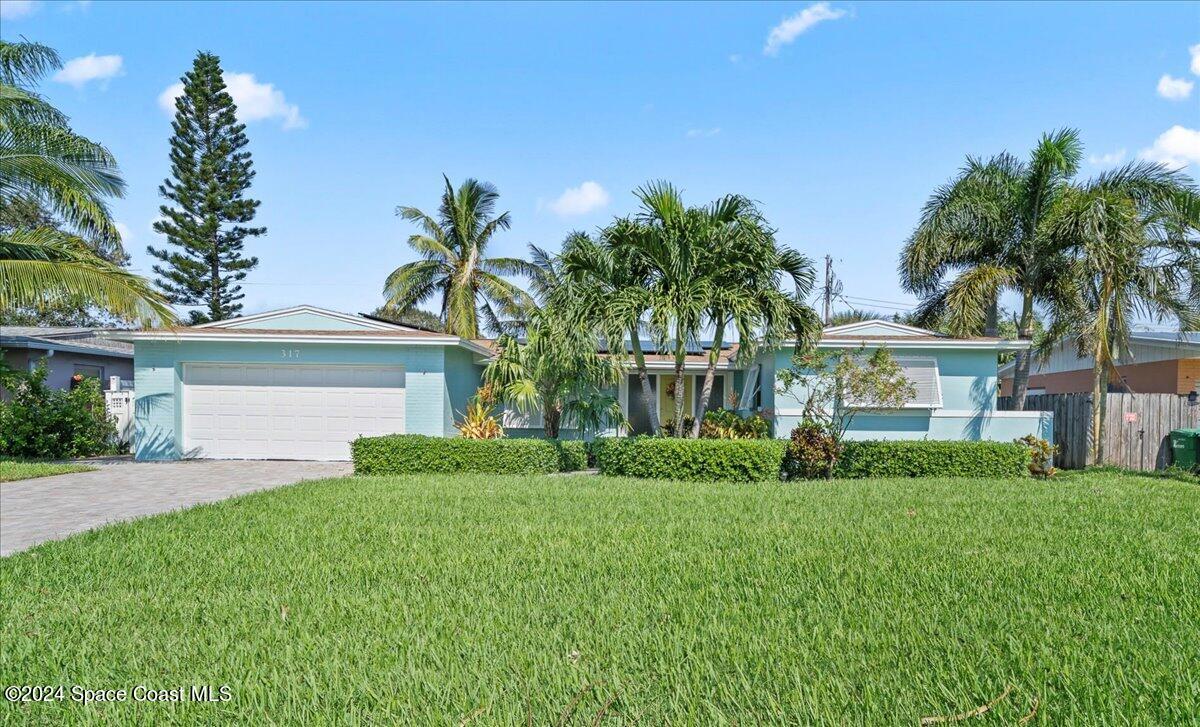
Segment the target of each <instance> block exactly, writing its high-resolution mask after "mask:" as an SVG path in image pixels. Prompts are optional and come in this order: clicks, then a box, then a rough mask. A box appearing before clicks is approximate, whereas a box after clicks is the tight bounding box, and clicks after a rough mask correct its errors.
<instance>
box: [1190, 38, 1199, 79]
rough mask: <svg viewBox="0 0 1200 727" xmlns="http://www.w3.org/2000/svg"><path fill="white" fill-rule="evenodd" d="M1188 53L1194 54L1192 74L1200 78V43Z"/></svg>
mask: <svg viewBox="0 0 1200 727" xmlns="http://www.w3.org/2000/svg"><path fill="white" fill-rule="evenodd" d="M1188 53H1191V54H1192V73H1194V74H1195V75H1197V76H1200V43H1197V44H1196V45H1194V46H1192V47H1191V48H1188Z"/></svg>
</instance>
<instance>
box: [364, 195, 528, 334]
mask: <svg viewBox="0 0 1200 727" xmlns="http://www.w3.org/2000/svg"><path fill="white" fill-rule="evenodd" d="M443 179H445V182H446V188H445V190H444V191H443V192H442V201H441V205H440V207H439V208H438V215H437V218H436V219H435V218H434V217H432V216H431V215H428V214H426V213H424V212H422V211H421V210H419V209H417V208H416V207H398V208H397V209H396V214H397V215H398V216H400V217H402V218H404V219H406V220H408V221H409V222H413V223H415V224H416V225H417V226H418V227H420V228H421V231H420V232H418V233H416V234H413V235H411V236H409V238H408V244H409V247H411V248H412V249H414V250H416V251H417V252H418V253H419V254H420V255H421V258H422V259H421V260H417V261H415V262H411V263H407V264H405V265H401V266H400V267H398V268H396V269H395V270H394V271H392V274H391V275H389V276H388V277H387V281H386V282H385V283H384V297H385V300H386V308H387V309H389V310H391V311H396V312H403V311H406V310H408V309H410V308H412V307H414V306H416V305H417V304H419V303H421V302H423V301H426V300H428V299H430V298H432V297H434V296H440V297H441V317H442V320H443V322H444V323H445V330H446V333H451V334H454V335H456V336H461V337H463V338H478V337H479V335H480V316H481V315H482V317H483V318H484V322H485V323H486V325H487V326H488V328H490V329H492V330H493V331H496V332H499V331H501V330H503V328H504V321H505V320H506V319H511V318H514V317H520V316H522V315H523V311H524V310H526V309H527V308H528V307H529V306H531V305H532V304H533V300H532V298H530V296H529V295H528V294H527V293H525V292H524V291H522V290H521V289H520V288H518V287H517V286H515V285H513V284H512V283H511V282H509V281H508V280H505V279H504V278H503V277H501V276H503V275H514V274H524V273H526V272H528V269H529V266H528V263H526V262H525V261H523V260H517V259H514V258H503V257H495V258H489V257H487V246H488V243H490V242H491V240H492V236H493V235H495V233H496V232H497V231H499V230H507V229H508V228H509V224H510V217H509V214H508V213H507V212H504V213H502V214H500V215H498V216H495V217H493V216H492V215H493V213H494V212H495V209H496V200H497V199H499V196H500V195H499V193H498V192H497V191H496V188H495V187H493V186H492V185H490V184H487V183H486V182H479V181H477V180H474V179H468V180H466V181H465V182H463V183H462V184H461V185H460V186H459V188H458V189H457V190H456V189H454V187H453V186H452V185H451V184H450V179H449V178H448V177H443Z"/></svg>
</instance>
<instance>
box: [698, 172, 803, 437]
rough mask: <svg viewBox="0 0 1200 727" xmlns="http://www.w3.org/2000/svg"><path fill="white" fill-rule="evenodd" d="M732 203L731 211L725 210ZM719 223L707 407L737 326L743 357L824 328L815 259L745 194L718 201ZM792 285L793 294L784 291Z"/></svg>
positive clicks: (704, 388) (712, 270) (711, 259)
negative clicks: (779, 234) (814, 300)
mask: <svg viewBox="0 0 1200 727" xmlns="http://www.w3.org/2000/svg"><path fill="white" fill-rule="evenodd" d="M720 207H728V208H729V209H719V208H720ZM711 217H712V220H713V224H712V227H711V229H710V230H709V232H708V234H707V235H706V237H707V238H708V240H709V245H710V247H709V249H710V251H711V255H710V256H708V258H707V264H706V265H705V274H707V275H708V276H709V277H710V279H711V283H712V284H711V286H710V287H709V291H710V294H711V296H712V297H711V298H710V299H709V301H708V303H707V305H706V306H705V319H706V320H705V322H704V323H705V325H707V326H708V327H711V328H712V329H713V341H712V346H711V348H709V351H708V361H707V363H706V366H705V370H704V382H703V384H702V385H701V388H700V401H701V402H704V404H705V405H706V404H707V402H708V400H709V398H710V397H711V396H712V387H713V382H714V380H715V378H716V368H717V363H718V361H719V360H720V354H721V345H722V343H723V342H724V337H725V334H726V332H727V330H728V329H729V327H730V326H732V327H733V328H734V329H735V330H736V331H737V333H738V341H739V344H740V348H739V350H738V355H739V356H746V357H748V358H752V357H753V356H754V354H755V352H756V350H757V348H758V347H759V346H760V345H765V346H768V347H769V346H771V345H773V344H777V343H779V342H781V341H782V340H783V339H784V338H786V337H788V336H789V335H790V336H792V337H793V338H794V340H795V341H796V345H797V346H799V347H804V346H806V345H808V344H810V343H812V342H813V341H814V340H815V338H816V336H817V334H818V333H819V332H820V330H821V322H820V320H819V319H818V318H817V315H816V312H815V311H813V310H812V309H811V308H810V307H809V306H807V305H805V303H804V298H805V296H807V295H808V294H809V293H810V292H811V291H812V286H813V283H814V281H815V274H814V271H813V266H812V261H810V260H809V259H808V258H807V257H805V256H804V255H801V254H800V253H798V252H796V251H794V250H788V249H785V248H781V247H779V246H778V245H777V244H776V241H775V236H774V232H773V231H772V230H771V229H770V228H769V226H768V225H767V223H766V221H765V220H764V219H763V218H762V215H761V214H760V213H759V211H758V209H757V208H756V207H755V206H754V205H753V204H752V203H751V202H750V201H749V200H747V199H745V198H744V197H738V196H730V197H726V198H724V199H722V200H720V201H718V202H717V203H715V204H714V205H713V208H712V215H711ZM785 279H786V282H787V283H790V287H791V288H792V292H791V293H788V292H785V291H784V290H783V284H784V283H785ZM702 418H703V411H702V410H698V411H697V412H696V416H695V420H694V422H693V424H692V432H691V436H692V437H693V438H695V437H699V436H700V426H701V423H702Z"/></svg>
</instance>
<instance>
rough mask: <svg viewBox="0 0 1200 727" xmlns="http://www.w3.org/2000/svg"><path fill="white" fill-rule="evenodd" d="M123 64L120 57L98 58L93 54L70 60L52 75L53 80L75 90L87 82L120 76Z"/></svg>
mask: <svg viewBox="0 0 1200 727" xmlns="http://www.w3.org/2000/svg"><path fill="white" fill-rule="evenodd" d="M123 64H124V61H123V60H122V58H121V56H98V55H96V54H95V53H92V54H90V55H86V56H80V57H79V58H72V59H71V60H69V61H67V62H66V63H65V64H64V65H63V67H62V68H61V69H60V70H59V71H58V73H55V74H54V80H55V81H58V82H59V83H65V84H67V85H69V86H74V87H75V88H83V87H84V85H85V84H87V83H88V82H89V81H107V80H108V79H110V78H112V77H114V76H119V75H121V67H122V65H123Z"/></svg>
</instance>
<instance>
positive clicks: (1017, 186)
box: [900, 129, 1083, 409]
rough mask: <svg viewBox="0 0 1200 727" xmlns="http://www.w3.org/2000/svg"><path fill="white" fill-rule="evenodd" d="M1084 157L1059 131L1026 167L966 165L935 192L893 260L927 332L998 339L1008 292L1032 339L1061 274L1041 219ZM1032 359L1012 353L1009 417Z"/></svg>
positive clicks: (1007, 160) (1007, 161)
mask: <svg viewBox="0 0 1200 727" xmlns="http://www.w3.org/2000/svg"><path fill="white" fill-rule="evenodd" d="M1082 155H1083V150H1082V146H1081V144H1080V142H1079V134H1078V132H1076V131H1075V130H1074V129H1062V130H1059V131H1055V132H1053V133H1051V134H1046V135H1044V136H1043V137H1042V138H1041V140H1040V141H1039V142H1038V144H1037V146H1036V147H1034V149H1033V152H1032V153H1031V154H1030V158H1029V161H1028V162H1027V163H1026V162H1022V161H1020V160H1019V159H1017V158H1016V157H1014V156H1012V155H1010V154H1007V153H1005V154H1001V155H999V156H996V157H993V158H991V159H989V160H987V161H981V160H978V159H973V158H968V159H967V163H966V165H965V166H964V167H963V170H962V172H961V173H960V174H959V176H958V177H956V178H955V179H954V180H953V181H951V182H950V183H949V184H946V185H944V186H942V187H940V188H939V189H938V190H937V191H935V192H934V194H933V195H932V196H931V197H930V198H929V201H928V202H926V203H925V208H924V210H923V211H922V214H921V220H920V223H919V224H918V226H917V229H916V231H915V232H913V234H912V237H911V238H909V241H908V243H907V245H906V246H905V248H904V251H903V253H902V254H901V257H900V277H901V280H902V281H903V284H904V288H905V289H906V290H908V291H909V292H911V293H915V294H917V295H920V296H921V297H922V298H923V299H924V300H923V302H922V304H921V307H920V308H919V310H918V313H919V318H920V319H921V320H922V321H923V322H924V323H926V324H928V322H929V321H932V320H938V319H942V320H944V321H945V322H946V324H947V325H948V327H949V329H950V331H951V333H953V334H954V335H970V334H977V333H978V332H979V331H980V330H982V331H983V333H984V335H987V336H996V335H997V334H998V330H999V297H1000V295H1001V293H1003V292H1004V291H1014V292H1016V293H1017V294H1019V295H1020V296H1021V312H1020V317H1019V319H1018V326H1017V327H1018V335H1019V337H1021V338H1029V337H1030V336H1032V335H1033V327H1034V306H1035V305H1037V304H1038V303H1043V302H1045V294H1046V291H1047V289H1048V286H1049V284H1050V281H1051V280H1052V279H1053V278H1054V276H1055V273H1056V272H1057V271H1058V270H1060V269H1061V265H1062V264H1063V260H1062V257H1061V255H1060V254H1059V253H1058V251H1057V250H1055V249H1054V247H1053V246H1052V245H1051V244H1049V241H1048V238H1047V235H1046V230H1045V219H1046V215H1047V213H1048V212H1049V211H1050V210H1051V209H1052V208H1053V206H1054V204H1055V201H1056V200H1057V199H1058V198H1059V197H1061V196H1062V194H1063V191H1064V190H1065V189H1066V187H1067V184H1068V183H1069V181H1070V179H1071V178H1072V177H1073V176H1074V175H1075V173H1076V171H1077V170H1078V168H1079V161H1080V159H1081V157H1082ZM954 273H957V277H955V278H954V279H953V280H950V281H947V278H948V277H949V276H950V275H951V274H954ZM1030 359H1031V355H1030V353H1029V352H1028V351H1020V352H1018V353H1017V363H1016V371H1015V373H1014V375H1013V397H1014V401H1015V408H1016V409H1022V408H1024V405H1025V393H1026V390H1027V388H1028V382H1029V364H1030Z"/></svg>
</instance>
